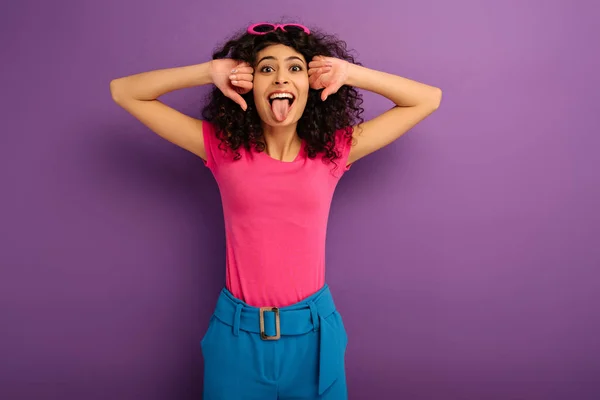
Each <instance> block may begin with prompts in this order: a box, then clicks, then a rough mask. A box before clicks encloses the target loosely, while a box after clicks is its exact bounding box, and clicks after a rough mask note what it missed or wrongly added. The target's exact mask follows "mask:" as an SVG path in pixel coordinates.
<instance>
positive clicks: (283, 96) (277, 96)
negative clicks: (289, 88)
mask: <svg viewBox="0 0 600 400" xmlns="http://www.w3.org/2000/svg"><path fill="white" fill-rule="evenodd" d="M273 99H294V96H292V94H291V93H274V94H272V95H271V96H269V100H273Z"/></svg>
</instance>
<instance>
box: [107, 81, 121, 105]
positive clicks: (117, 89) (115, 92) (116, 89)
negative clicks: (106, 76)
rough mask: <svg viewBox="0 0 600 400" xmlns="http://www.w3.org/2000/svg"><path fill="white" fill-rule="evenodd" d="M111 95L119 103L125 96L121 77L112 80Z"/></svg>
mask: <svg viewBox="0 0 600 400" xmlns="http://www.w3.org/2000/svg"><path fill="white" fill-rule="evenodd" d="M109 87H110V95H111V97H112V99H113V101H114V102H115V103H117V104H119V101H121V99H122V98H123V89H122V85H121V80H120V78H119V79H113V80H112V81H110V85H109Z"/></svg>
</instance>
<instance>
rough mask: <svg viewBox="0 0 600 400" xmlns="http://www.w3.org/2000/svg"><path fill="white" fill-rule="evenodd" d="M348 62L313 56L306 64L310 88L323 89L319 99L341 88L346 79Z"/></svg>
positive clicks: (324, 98) (325, 97)
mask: <svg viewBox="0 0 600 400" xmlns="http://www.w3.org/2000/svg"><path fill="white" fill-rule="evenodd" d="M349 66H350V63H349V62H348V61H346V60H342V59H339V58H335V57H325V56H315V57H313V59H312V61H311V62H310V63H309V64H308V82H309V83H310V87H311V89H315V90H319V89H324V90H323V92H322V93H321V100H323V101H325V100H326V99H327V96H329V95H330V94H333V93H335V92H337V91H338V89H339V88H341V87H342V86H343V85H344V84H345V83H346V80H347V79H348V69H349Z"/></svg>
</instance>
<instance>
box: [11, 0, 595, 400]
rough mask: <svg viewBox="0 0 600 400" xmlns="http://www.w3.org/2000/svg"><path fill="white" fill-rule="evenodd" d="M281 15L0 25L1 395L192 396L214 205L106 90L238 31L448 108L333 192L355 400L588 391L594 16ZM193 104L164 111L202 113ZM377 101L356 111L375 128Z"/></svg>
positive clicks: (226, 11)
mask: <svg viewBox="0 0 600 400" xmlns="http://www.w3.org/2000/svg"><path fill="white" fill-rule="evenodd" d="M278 3H279V2H272V1H246V2H240V1H231V0H230V1H216V2H213V3H208V2H193V1H168V2H167V1H162V2H147V1H142V0H129V1H124V2H122V1H117V0H110V1H107V0H105V1H96V2H83V1H75V0H71V1H60V2H42V1H37V2H34V1H32V0H22V1H20V2H11V4H10V6H7V7H4V10H3V11H2V13H1V17H0V18H1V21H0V22H2V24H1V25H0V30H1V37H2V48H1V49H0V50H1V54H2V74H0V83H1V85H0V87H1V88H2V96H0V102H1V104H0V110H1V111H0V112H1V113H2V121H3V129H2V134H1V135H0V152H1V154H0V178H1V186H0V187H1V190H2V195H1V197H0V221H1V225H0V226H1V230H0V233H1V236H0V239H1V240H0V266H1V268H2V269H1V276H0V321H1V323H0V398H1V399H3V400H4V399H6V400H17V399H36V400H46V399H86V400H94V399H115V400H117V399H146V400H150V399H157V400H165V399H198V398H200V397H201V395H200V394H201V390H202V358H201V353H200V349H199V341H200V339H201V337H202V335H203V333H204V329H205V327H206V323H207V320H208V317H209V314H210V312H211V311H212V307H213V305H214V303H215V300H216V296H217V293H218V291H219V289H220V288H221V285H222V284H223V279H224V230H223V226H222V225H223V221H222V211H221V208H220V207H221V206H220V199H219V194H218V190H217V186H216V183H215V182H214V180H213V178H212V176H211V175H210V172H209V171H208V170H207V169H206V168H204V167H203V166H202V163H201V161H200V160H199V159H198V158H195V157H194V156H193V155H191V154H188V153H186V152H185V151H183V150H181V149H178V148H176V147H174V146H173V145H171V144H169V143H168V142H166V141H164V140H162V139H161V138H159V137H158V136H156V135H154V134H152V133H151V132H150V131H149V130H147V129H146V128H144V127H143V126H141V124H140V123H139V122H138V121H137V120H135V119H133V118H132V117H131V116H129V115H128V114H127V113H125V112H124V111H123V110H121V109H120V108H118V107H117V106H116V105H115V104H113V102H112V100H111V97H110V93H109V88H108V84H109V81H110V79H112V78H115V77H118V76H123V75H128V74H132V73H136V72H141V71H145V70H150V69H156V68H166V67H172V66H181V65H186V64H192V63H200V62H204V61H207V60H208V58H209V56H210V53H211V51H212V49H213V47H214V46H215V45H216V44H217V43H219V42H220V41H221V40H222V39H223V38H224V37H225V36H227V35H229V34H230V33H231V32H232V31H233V30H235V29H237V28H239V27H243V26H245V25H246V24H247V23H249V22H258V21H261V20H271V19H274V18H277V17H280V16H290V17H296V16H297V17H298V19H299V20H300V21H303V22H305V23H307V24H314V25H317V26H321V27H324V28H326V29H328V30H329V31H331V32H333V33H336V34H339V35H340V36H341V37H343V38H344V39H345V40H346V41H347V42H348V44H349V46H350V47H351V48H353V49H355V50H356V51H357V53H358V59H359V61H360V62H362V63H364V64H365V65H366V66H369V67H372V68H375V69H383V70H385V71H388V72H394V73H398V74H400V75H404V76H407V77H409V78H413V79H417V80H420V81H424V82H426V83H430V84H432V85H436V86H439V87H441V88H443V90H444V100H443V103H442V107H441V108H440V109H439V111H437V113H435V114H434V115H433V116H432V117H431V118H430V119H428V120H427V121H425V122H424V123H422V124H421V125H419V126H418V127H417V128H415V129H414V130H413V131H411V132H410V133H408V134H407V135H406V136H404V137H403V138H401V139H400V140H398V141H397V142H395V143H394V144H392V145H391V146H389V147H387V148H385V149H383V150H381V151H379V152H377V153H375V154H373V155H371V156H369V157H367V158H365V159H364V160H361V161H359V162H358V163H357V164H356V165H355V166H354V167H353V168H352V170H351V171H350V172H349V173H348V174H347V175H346V176H345V177H344V179H342V181H341V182H340V184H339V186H338V190H337V192H336V195H335V198H334V203H333V207H332V212H331V219H330V225H329V237H328V250H327V251H328V253H327V261H328V281H329V283H330V285H331V286H332V288H333V290H334V294H335V296H336V299H337V303H338V305H339V308H340V309H341V311H342V313H343V314H344V317H345V322H346V325H347V329H348V331H349V335H350V344H349V347H348V354H347V364H348V375H349V389H350V394H351V396H350V398H351V399H366V400H370V399H411V400H419V399H423V400H435V399H444V400H453V399H461V400H481V399H485V400H496V399H498V400H500V399H502V400H508V399H511V400H513V399H526V400H537V399H543V400H555V399H561V400H563V399H564V400H567V399H568V400H587V399H598V398H600V339H599V338H600V311H599V304H600V270H599V267H600V245H599V242H600V212H599V211H598V205H599V204H600V161H599V160H600V156H598V149H599V148H600V129H599V127H600V123H599V122H600V117H599V115H600V113H598V110H597V108H598V100H597V94H598V89H599V85H598V83H599V78H598V70H599V69H600V68H599V67H600V64H599V61H600V60H599V56H598V46H597V44H595V39H593V37H596V38H598V37H600V33H599V32H598V28H597V27H598V25H597V20H598V17H597V16H596V17H594V14H596V15H597V14H598V11H599V10H598V8H599V6H597V5H593V3H592V2H585V3H586V4H588V5H587V6H584V5H577V6H576V5H574V4H576V3H577V4H583V3H584V2H576V3H571V2H569V1H566V0H565V1H557V0H554V1H542V0H538V1H527V2H523V1H505V2H491V1H468V0H459V1H452V2H450V1H445V0H428V1H418V2H392V1H386V2H383V1H381V2H379V3H380V6H377V7H375V6H374V4H375V3H373V2H369V3H368V4H369V5H370V6H371V8H367V7H365V6H364V5H362V6H360V5H358V4H357V5H355V6H350V5H349V4H350V3H349V2H347V1H340V0H337V1H328V2H323V1H318V2H317V1H305V2H301V3H299V2H280V3H282V4H278ZM392 3H394V5H389V4H392ZM209 4H210V6H211V7H215V8H214V11H211V12H209V11H208V8H207V7H208V6H209ZM492 4H494V5H492ZM9 7H10V8H9ZM379 7H381V8H379ZM238 12H240V14H239V16H237V17H234V15H236V14H237V13H238ZM204 93H206V88H204V89H189V90H184V91H180V92H176V93H172V94H169V95H167V96H166V97H164V100H165V101H166V102H167V103H169V104H171V105H173V106H175V107H177V108H179V109H181V110H183V111H185V112H188V113H190V114H194V115H198V111H199V109H200V106H201V104H202V103H201V102H202V100H203V95H204ZM389 105H390V103H389V102H387V101H385V100H383V99H381V98H378V97H377V96H374V95H371V94H366V95H365V106H366V110H367V112H366V116H367V117H372V116H373V115H375V114H377V113H379V112H382V111H384V110H385V109H387V108H388V107H389Z"/></svg>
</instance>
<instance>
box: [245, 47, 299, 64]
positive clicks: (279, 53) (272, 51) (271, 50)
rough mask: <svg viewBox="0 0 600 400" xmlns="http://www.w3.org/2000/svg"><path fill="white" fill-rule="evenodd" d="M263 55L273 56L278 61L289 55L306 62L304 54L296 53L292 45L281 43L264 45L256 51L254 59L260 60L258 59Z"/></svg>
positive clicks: (271, 57) (263, 56)
mask: <svg viewBox="0 0 600 400" xmlns="http://www.w3.org/2000/svg"><path fill="white" fill-rule="evenodd" d="M265 57H269V58H270V59H273V58H274V59H276V60H278V61H284V60H285V59H287V58H289V57H298V58H300V59H301V60H302V61H304V62H306V60H305V59H304V56H303V55H302V54H301V53H298V52H297V51H296V50H295V49H293V48H292V47H289V46H286V45H283V44H274V45H271V46H268V47H265V48H264V49H262V50H261V51H259V52H258V54H257V57H256V59H257V61H259V62H260V60H262V59H263V58H265Z"/></svg>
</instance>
